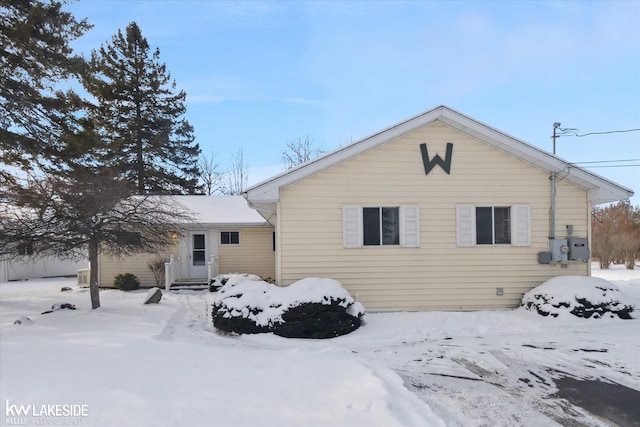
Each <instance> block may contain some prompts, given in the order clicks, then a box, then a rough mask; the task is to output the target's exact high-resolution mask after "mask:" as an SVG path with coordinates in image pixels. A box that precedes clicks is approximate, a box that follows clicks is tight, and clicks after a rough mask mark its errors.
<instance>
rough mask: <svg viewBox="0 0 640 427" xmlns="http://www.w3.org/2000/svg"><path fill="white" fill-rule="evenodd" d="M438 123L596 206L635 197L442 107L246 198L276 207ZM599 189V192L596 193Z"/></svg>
mask: <svg viewBox="0 0 640 427" xmlns="http://www.w3.org/2000/svg"><path fill="white" fill-rule="evenodd" d="M436 120H438V121H440V122H441V123H443V124H444V125H446V126H448V127H450V128H452V129H454V130H457V131H459V132H461V133H464V134H466V135H468V136H470V137H471V138H473V139H476V140H478V141H481V142H484V143H486V144H488V145H490V146H492V147H494V148H495V149H497V150H500V151H502V152H504V153H507V154H509V155H511V156H514V157H516V158H518V159H520V160H522V161H524V162H525V163H528V164H530V165H532V166H534V167H536V168H538V169H541V170H543V171H546V172H547V173H552V172H556V173H563V172H564V173H566V174H567V175H566V176H564V177H563V179H566V180H567V181H569V182H571V183H572V184H574V185H577V186H579V187H581V188H583V189H585V190H588V191H589V200H590V201H591V202H592V203H594V204H597V203H606V202H613V201H617V200H624V199H626V198H629V197H631V196H632V195H633V191H632V190H630V189H628V188H625V187H622V186H620V185H618V184H616V183H614V182H612V181H609V180H607V179H606V178H603V177H601V176H599V175H597V174H594V173H592V172H589V171H586V170H584V169H582V168H580V167H577V166H573V165H571V163H570V162H568V161H566V160H563V159H561V158H560V157H558V156H556V155H554V154H551V153H549V152H547V151H545V150H542V149H540V148H537V147H535V146H533V145H530V144H528V143H526V142H524V141H522V140H520V139H518V138H515V137H513V136H511V135H508V134H506V133H504V132H501V131H499V130H498V129H495V128H493V127H491V126H489V125H486V124H484V123H482V122H479V121H477V120H475V119H472V118H470V117H468V116H465V115H464V114H461V113H459V112H457V111H455V110H452V109H451V108H448V107H446V106H443V105H441V106H439V107H436V108H434V109H432V110H429V111H426V112H424V113H422V114H419V115H417V116H415V117H412V118H410V119H408V120H405V121H403V122H401V123H398V124H395V125H393V126H391V127H388V128H387V129H384V130H382V131H380V132H377V133H375V134H373V135H370V136H368V137H366V138H364V139H361V140H359V141H356V142H354V143H352V144H349V145H347V146H344V147H341V148H338V149H337V150H335V151H332V152H330V153H327V154H325V155H324V156H321V157H318V158H316V159H314V160H311V161H309V162H307V163H304V164H302V165H300V166H297V167H295V168H292V169H289V170H287V171H285V172H283V173H281V174H279V175H276V176H274V177H273V178H270V179H268V180H266V181H263V182H261V183H259V184H256V185H254V186H252V187H250V188H249V189H247V191H245V193H243V196H244V197H245V198H246V199H247V200H248V201H249V203H250V204H256V205H258V204H265V203H266V204H275V203H276V202H277V201H278V200H280V189H281V188H283V187H286V186H288V185H291V184H293V183H296V182H298V181H300V180H302V179H305V178H307V177H309V176H311V175H314V174H316V173H318V172H320V171H322V170H325V169H327V168H329V167H331V166H334V165H336V164H338V163H340V162H343V161H345V160H348V159H350V158H352V157H355V156H357V155H360V154H362V153H365V152H367V151H369V150H371V149H373V148H375V147H378V146H380V145H382V144H384V143H386V142H389V141H391V140H393V139H396V138H398V137H400V136H402V135H405V134H407V133H409V132H411V131H413V130H415V129H417V128H420V127H422V126H426V125H428V124H429V123H431V122H434V121H436ZM596 189H597V190H598V191H594V190H596Z"/></svg>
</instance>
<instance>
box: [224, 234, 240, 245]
mask: <svg viewBox="0 0 640 427" xmlns="http://www.w3.org/2000/svg"><path fill="white" fill-rule="evenodd" d="M220 244H221V245H239V244H240V232H239V231H221V232H220Z"/></svg>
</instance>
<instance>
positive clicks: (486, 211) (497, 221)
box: [476, 206, 511, 245]
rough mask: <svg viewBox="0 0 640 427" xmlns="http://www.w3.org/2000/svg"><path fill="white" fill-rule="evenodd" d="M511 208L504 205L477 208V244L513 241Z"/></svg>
mask: <svg viewBox="0 0 640 427" xmlns="http://www.w3.org/2000/svg"><path fill="white" fill-rule="evenodd" d="M510 209H511V208H510V207H504V206H491V207H477V208H476V244H478V245H502V244H509V243H511V222H510V214H509V212H510Z"/></svg>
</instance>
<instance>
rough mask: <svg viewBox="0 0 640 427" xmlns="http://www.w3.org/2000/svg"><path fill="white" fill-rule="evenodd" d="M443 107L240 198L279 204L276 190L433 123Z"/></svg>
mask: <svg viewBox="0 0 640 427" xmlns="http://www.w3.org/2000/svg"><path fill="white" fill-rule="evenodd" d="M443 110H446V107H443V106H440V107H436V108H434V109H433V110H429V111H427V112H425V113H422V114H420V115H418V116H415V117H413V118H411V119H409V120H405V121H403V122H401V123H398V124H395V125H393V126H391V127H389V128H387V129H384V130H382V131H380V132H377V133H374V134H372V135H369V136H367V137H365V138H363V139H361V140H359V141H356V142H353V143H351V144H349V145H346V146H344V147H340V148H338V149H337V150H334V151H331V152H329V153H327V154H325V155H323V156H320V157H317V158H316V159H314V160H311V161H309V162H307V163H304V164H302V165H299V166H296V167H294V168H291V169H289V170H287V171H285V172H282V173H280V174H279V175H276V176H274V177H272V178H270V179H267V180H266V181H262V182H260V183H258V184H255V185H253V186H251V187H249V188H248V189H247V190H246V191H245V192H244V193H243V196H244V197H245V198H246V199H247V200H248V201H249V202H250V203H252V204H253V203H255V204H258V203H265V202H266V203H269V202H271V203H274V202H277V201H278V200H280V188H283V187H286V186H288V185H291V184H293V183H296V182H298V181H300V180H303V179H305V178H307V177H309V176H311V175H314V174H316V173H318V172H320V171H323V170H325V169H327V168H329V167H331V166H334V165H336V164H338V163H341V162H343V161H345V160H348V159H350V158H352V157H355V156H358V155H360V154H362V153H365V152H367V151H369V150H371V149H373V148H375V147H377V146H379V145H382V144H384V143H386V142H389V141H391V140H393V139H396V138H398V137H400V136H402V135H404V134H406V133H409V132H411V131H413V130H414V129H417V128H419V127H421V126H424V125H426V124H428V123H431V122H433V121H435V120H436V119H437V118H438V116H440V115H441V114H442V111H443Z"/></svg>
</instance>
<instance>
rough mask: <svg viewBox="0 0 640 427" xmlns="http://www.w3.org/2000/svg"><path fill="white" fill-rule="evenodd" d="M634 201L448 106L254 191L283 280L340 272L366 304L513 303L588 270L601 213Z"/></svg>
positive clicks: (249, 193) (250, 194)
mask: <svg viewBox="0 0 640 427" xmlns="http://www.w3.org/2000/svg"><path fill="white" fill-rule="evenodd" d="M632 195H633V192H632V191H631V190H630V189H628V188H625V187H622V186H620V185H618V184H616V183H614V182H611V181H609V180H607V179H605V178H602V177H600V176H598V175H596V174H594V173H592V172H590V171H587V170H584V169H581V168H579V167H576V166H575V165H572V164H571V163H569V162H567V161H565V160H563V159H560V158H559V157H556V156H554V155H552V154H550V153H548V152H546V151H543V150H541V149H539V148H536V147H534V146H532V145H529V144H527V143H525V142H523V141H521V140H518V139H516V138H514V137H512V136H509V135H507V134H505V133H503V132H501V131H499V130H497V129H494V128H492V127H490V126H487V125H485V124H483V123H480V122H478V121H476V120H474V119H472V118H470V117H467V116H465V115H463V114H461V113H459V112H457V111H455V110H452V109H450V108H448V107H445V106H440V107H437V108H434V109H432V110H430V111H427V112H425V113H423V114H420V115H418V116H416V117H413V118H410V119H409V120H406V121H404V122H402V123H399V124H396V125H394V126H391V127H389V128H387V129H385V130H382V131H380V132H378V133H375V134H373V135H371V136H369V137H367V138H365V139H362V140H360V141H357V142H355V143H352V144H350V145H347V146H344V147H341V148H339V149H337V150H335V151H333V152H331V153H328V154H326V155H324V156H322V157H319V158H317V159H315V160H312V161H310V162H307V163H305V164H303V165H301V166H299V167H296V168H293V169H290V170H287V171H285V172H283V173H281V174H279V175H277V176H274V177H273V178H271V179H268V180H266V181H264V182H262V183H259V184H257V185H254V186H252V187H250V188H249V189H247V190H246V192H245V193H244V194H243V196H244V197H245V198H246V200H247V202H248V204H249V205H250V206H251V207H253V208H254V209H256V210H257V211H258V212H260V213H261V214H262V216H263V217H264V218H265V220H267V221H268V222H269V223H270V224H271V225H273V226H274V227H275V278H276V283H278V284H280V285H287V284H290V283H292V282H294V281H296V280H299V279H301V278H304V277H310V276H319V277H331V278H333V279H337V280H339V281H340V282H341V283H342V284H343V285H344V286H345V288H346V289H347V290H348V291H349V292H350V293H351V294H352V295H354V296H355V297H356V298H358V300H359V301H360V302H362V303H363V304H364V306H365V307H366V308H367V309H478V308H499V307H514V306H516V305H517V304H518V303H519V301H520V299H521V297H522V295H523V293H525V292H527V291H528V290H530V289H531V288H533V287H535V286H537V285H539V284H541V283H542V282H544V281H546V280H548V279H549V278H551V277H553V276H558V275H589V274H590V263H589V262H587V261H588V259H589V243H590V230H591V226H590V221H591V214H590V213H591V207H592V205H594V204H599V203H606V202H613V201H617V200H623V199H626V198H628V197H630V196H632Z"/></svg>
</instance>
